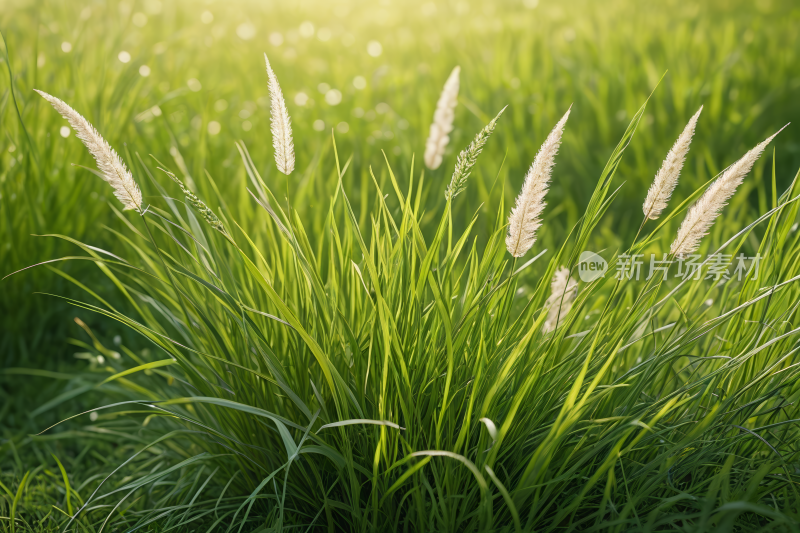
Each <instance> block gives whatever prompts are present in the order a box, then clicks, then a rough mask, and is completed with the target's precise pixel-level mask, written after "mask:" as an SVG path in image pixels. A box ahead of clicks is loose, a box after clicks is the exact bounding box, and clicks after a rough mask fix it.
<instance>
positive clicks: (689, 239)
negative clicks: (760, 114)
mask: <svg viewBox="0 0 800 533" xmlns="http://www.w3.org/2000/svg"><path fill="white" fill-rule="evenodd" d="M788 125H789V124H787V125H786V126H788ZM786 126H784V127H783V128H781V129H780V130H778V131H777V132H776V133H774V134H773V135H771V136H770V137H768V138H767V139H766V140H764V141H763V142H762V143H761V144H758V145H756V147H755V148H753V149H752V150H750V151H749V152H747V153H746V154H744V156H743V157H742V158H741V159H739V160H738V161H737V162H736V163H734V164H732V165H731V166H729V167H728V168H727V169H726V170H725V172H723V173H722V176H720V177H719V178H718V179H717V180H716V181H715V182H714V183H712V184H711V186H710V187H709V188H708V189H707V190H706V192H705V193H703V196H701V197H700V199H699V200H697V202H696V203H695V204H694V205H693V206H692V207H691V209H689V213H688V214H687V215H686V218H685V219H684V220H683V223H682V224H681V227H680V229H678V235H677V237H675V241H674V242H673V243H672V246H671V247H670V253H671V254H674V255H678V256H685V255H688V254H691V253H694V252H695V251H697V249H698V248H699V247H700V241H701V240H702V239H703V237H704V236H705V235H707V234H708V230H709V229H710V228H711V226H713V225H714V220H715V219H716V218H717V217H718V216H719V214H720V212H721V211H722V208H723V207H725V206H726V205H727V203H728V200H730V198H731V196H733V193H735V192H736V189H737V187H739V185H741V183H742V181H744V178H745V176H747V173H748V172H750V169H752V168H753V164H754V163H755V162H756V161H757V160H758V158H759V157H760V156H761V154H762V153H763V152H764V149H765V148H766V147H767V145H768V144H769V143H770V142H771V141H772V139H774V138H775V136H776V135H778V133H780V132H781V131H783V129H784V128H786Z"/></svg>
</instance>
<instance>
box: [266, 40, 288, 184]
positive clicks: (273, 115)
mask: <svg viewBox="0 0 800 533" xmlns="http://www.w3.org/2000/svg"><path fill="white" fill-rule="evenodd" d="M264 61H266V63H267V76H269V85H268V87H269V99H270V111H269V120H270V129H271V131H272V146H273V148H275V165H277V167H278V170H280V171H281V172H283V173H284V174H286V175H287V176H288V175H289V174H291V173H292V171H293V170H294V142H293V141H292V121H291V119H290V118H289V111H288V110H287V109H286V101H285V100H284V99H283V92H281V86H280V85H279V84H278V78H277V77H276V76H275V72H273V70H272V67H271V66H270V64H269V59H267V54H264Z"/></svg>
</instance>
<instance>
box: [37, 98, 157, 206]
mask: <svg viewBox="0 0 800 533" xmlns="http://www.w3.org/2000/svg"><path fill="white" fill-rule="evenodd" d="M34 91H36V92H37V93H39V94H40V95H41V96H42V98H44V99H45V100H47V101H48V102H50V104H51V105H52V106H53V107H54V108H55V110H56V111H58V112H59V113H60V114H61V116H62V117H64V118H65V119H67V121H68V122H69V125H70V126H72V129H73V130H75V135H76V136H77V137H78V139H80V140H81V142H83V144H84V145H86V148H88V149H89V153H90V154H92V157H94V159H95V161H96V162H97V168H98V169H100V173H101V174H102V175H103V179H104V180H105V181H106V182H107V183H108V184H109V185H111V186H112V187H113V188H114V196H116V197H117V199H118V200H119V201H120V202H122V205H123V206H124V207H123V209H133V210H134V211H137V212H139V213H141V212H142V191H140V190H139V186H138V185H137V184H136V182H135V181H134V180H133V175H131V172H130V171H129V170H128V168H127V167H126V166H125V163H124V162H123V161H122V158H120V156H119V155H117V152H115V151H114V149H113V148H111V146H109V144H108V143H107V142H106V141H105V139H103V137H102V136H101V135H100V134H99V133H98V132H97V130H96V129H94V126H92V125H91V124H90V123H89V121H88V120H86V119H85V118H83V116H82V115H81V114H80V113H78V112H77V111H75V110H74V109H72V108H71V107H70V106H69V105H67V104H66V103H65V102H63V101H62V100H59V99H58V98H56V97H55V96H51V95H49V94H47V93H46V92H43V91H40V90H38V89H34Z"/></svg>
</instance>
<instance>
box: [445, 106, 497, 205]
mask: <svg viewBox="0 0 800 533" xmlns="http://www.w3.org/2000/svg"><path fill="white" fill-rule="evenodd" d="M506 107H508V106H506ZM506 107H504V108H503V109H501V110H500V112H499V113H498V114H497V116H496V117H494V118H493V119H492V120H491V121H489V123H488V124H487V125H486V126H484V128H483V129H482V130H481V131H479V132H478V134H477V135H476V136H475V139H473V140H472V142H471V143H469V146H467V147H466V148H464V149H463V150H461V153H460V154H458V158H457V159H456V168H455V169H454V170H453V176H452V177H451V178H450V183H449V184H448V185H447V188H446V189H445V191H444V197H445V198H447V200H452V199H453V198H455V197H456V196H458V195H459V193H461V192H462V191H463V190H464V189H466V188H467V178H469V173H470V171H471V170H472V167H473V166H475V162H476V161H477V160H478V155H480V153H481V150H483V146H484V145H485V144H486V141H488V140H489V137H491V135H492V132H493V131H494V128H495V126H496V125H497V119H499V118H500V115H502V114H503V111H505V110H506Z"/></svg>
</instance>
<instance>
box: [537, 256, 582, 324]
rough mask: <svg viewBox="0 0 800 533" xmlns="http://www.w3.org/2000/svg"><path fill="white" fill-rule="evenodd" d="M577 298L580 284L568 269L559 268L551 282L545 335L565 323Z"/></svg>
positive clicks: (546, 305)
mask: <svg viewBox="0 0 800 533" xmlns="http://www.w3.org/2000/svg"><path fill="white" fill-rule="evenodd" d="M577 296H578V282H577V281H575V278H573V277H571V276H570V275H569V269H568V268H565V267H563V266H562V267H558V269H557V270H556V272H555V274H553V280H552V281H551V282H550V297H549V298H548V299H547V302H545V307H547V308H548V309H549V310H548V312H547V319H546V320H545V321H544V326H543V330H544V331H545V333H546V332H548V331H553V330H554V329H556V326H557V325H558V323H559V322H563V320H564V317H565V316H567V314H568V313H569V311H570V309H572V303H573V302H574V301H575V298H576V297H577Z"/></svg>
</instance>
